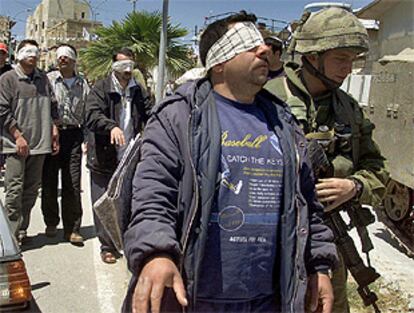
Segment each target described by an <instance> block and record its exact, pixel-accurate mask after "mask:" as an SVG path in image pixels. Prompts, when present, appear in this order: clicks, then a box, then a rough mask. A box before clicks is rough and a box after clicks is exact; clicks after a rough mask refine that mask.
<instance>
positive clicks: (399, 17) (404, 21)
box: [356, 0, 414, 60]
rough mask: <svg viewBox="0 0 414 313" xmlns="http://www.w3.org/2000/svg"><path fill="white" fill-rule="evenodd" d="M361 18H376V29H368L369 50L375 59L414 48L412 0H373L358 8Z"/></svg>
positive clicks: (413, 4) (358, 14) (413, 2)
mask: <svg viewBox="0 0 414 313" xmlns="http://www.w3.org/2000/svg"><path fill="white" fill-rule="evenodd" d="M356 15H357V16H358V17H359V18H362V19H370V20H376V21H378V23H379V28H378V30H376V31H374V30H372V31H369V35H370V42H371V51H370V53H372V54H373V55H375V56H376V59H377V60H378V59H380V58H382V57H384V56H386V55H397V54H399V53H400V52H401V51H403V50H404V49H406V48H410V49H414V19H413V16H414V1H411V0H375V1H373V2H371V3H370V4H368V5H367V6H365V7H363V8H362V9H361V10H359V11H358V12H357V13H356Z"/></svg>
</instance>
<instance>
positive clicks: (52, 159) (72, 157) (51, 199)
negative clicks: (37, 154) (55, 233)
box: [42, 128, 83, 234]
mask: <svg viewBox="0 0 414 313" xmlns="http://www.w3.org/2000/svg"><path fill="white" fill-rule="evenodd" d="M82 142H83V133H82V130H81V129H80V128H77V129H66V130H61V131H60V132H59V143H60V151H59V154H57V155H55V156H52V155H48V156H46V159H45V163H44V165H43V178H42V212H43V220H44V221H45V224H46V225H47V226H57V225H58V224H59V204H58V177H59V170H60V171H61V185H62V201H61V208H62V222H63V230H64V232H65V233H66V234H70V233H72V232H79V229H80V225H81V220H82V204H81V195H80V189H81V160H82V148H81V145H82Z"/></svg>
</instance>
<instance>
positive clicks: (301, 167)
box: [123, 79, 336, 313]
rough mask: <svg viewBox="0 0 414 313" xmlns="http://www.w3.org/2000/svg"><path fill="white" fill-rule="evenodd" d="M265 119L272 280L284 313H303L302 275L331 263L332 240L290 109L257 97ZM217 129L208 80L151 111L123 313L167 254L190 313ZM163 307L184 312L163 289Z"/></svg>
mask: <svg viewBox="0 0 414 313" xmlns="http://www.w3.org/2000/svg"><path fill="white" fill-rule="evenodd" d="M257 97H259V101H258V102H259V103H269V101H260V97H263V98H266V99H270V100H271V101H272V102H273V105H272V104H270V103H269V105H263V107H262V109H263V110H264V112H265V114H266V116H267V118H268V120H269V121H270V123H271V124H272V126H273V129H274V131H275V133H276V134H277V135H278V137H279V138H280V142H281V145H282V150H283V151H284V153H283V156H284V164H285V166H286V168H285V170H284V177H283V180H284V199H283V211H282V216H281V237H280V238H281V243H280V247H279V251H280V254H279V256H280V259H279V260H277V263H278V264H279V271H278V274H279V276H278V277H276V278H275V279H274V281H276V282H278V286H275V287H276V288H277V290H279V293H280V302H281V311H282V312H292V313H293V312H295V313H298V312H304V301H305V293H306V287H307V275H308V274H309V273H313V272H316V271H318V270H325V269H328V268H331V267H332V266H333V265H334V263H335V262H336V251H335V246H334V244H333V243H332V239H333V237H332V233H331V231H330V230H329V228H327V227H326V226H325V225H324V224H323V222H322V214H323V207H322V206H321V204H320V203H318V202H317V200H316V198H315V190H314V181H313V176H312V173H311V166H310V163H309V161H308V159H307V157H306V144H305V138H304V136H303V133H302V131H301V129H300V127H299V126H298V124H297V122H296V120H295V118H294V117H293V116H292V114H291V113H290V111H289V108H288V107H287V105H286V104H284V103H283V102H282V101H281V100H279V99H278V98H276V97H275V96H273V95H272V94H270V93H269V92H267V91H265V90H262V91H260V92H259V93H258V95H257ZM220 138H221V130H220V123H219V120H218V116H217V111H216V104H215V100H214V95H213V93H212V86H211V83H210V82H209V80H207V79H201V80H199V81H196V82H193V83H191V84H188V85H185V86H183V87H182V88H180V89H179V90H178V91H177V92H176V94H175V95H173V96H171V97H169V98H167V99H165V100H164V101H163V102H162V103H160V104H159V105H157V106H156V107H155V108H154V110H153V112H152V116H151V117H150V120H149V122H148V124H147V126H146V128H145V130H144V137H143V144H142V147H141V148H142V150H141V160H140V162H139V163H138V165H137V168H136V172H135V175H134V181H133V197H132V212H131V222H130V224H129V225H128V228H127V230H126V232H125V234H124V244H125V255H126V257H127V260H128V267H129V269H130V271H131V272H132V275H133V277H132V279H131V282H130V286H129V290H128V294H127V296H126V299H125V302H124V306H123V312H131V311H132V310H131V296H132V294H133V291H134V288H135V285H136V282H137V277H138V276H139V273H140V270H141V269H142V267H143V265H144V264H145V262H146V261H147V260H148V259H149V258H152V257H154V256H156V255H158V254H167V255H169V256H170V257H171V258H172V259H173V260H174V261H175V262H176V264H177V266H178V268H179V269H180V271H181V274H182V276H183V279H184V282H185V285H186V290H187V297H188V299H189V307H188V311H189V312H192V311H193V308H194V303H195V301H196V295H197V285H198V277H199V270H200V266H201V260H202V258H203V253H204V247H205V243H206V236H207V229H208V222H209V217H210V211H211V207H212V204H213V200H214V193H215V191H216V186H217V184H219V182H220V176H221V174H220V173H219V168H220V167H219V164H220V155H221V147H220ZM163 308H164V309H167V310H168V312H182V309H181V308H180V307H179V306H178V304H177V302H176V301H175V298H174V294H173V292H172V291H171V290H167V291H166V293H165V294H164V297H163Z"/></svg>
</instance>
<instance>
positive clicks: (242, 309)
mask: <svg viewBox="0 0 414 313" xmlns="http://www.w3.org/2000/svg"><path fill="white" fill-rule="evenodd" d="M194 311H195V312H197V313H213V312H214V313H277V312H279V309H278V306H277V303H276V296H268V297H263V298H259V299H255V300H251V301H246V302H235V303H231V302H229V303H223V302H209V301H203V300H197V304H196V308H195V310H194Z"/></svg>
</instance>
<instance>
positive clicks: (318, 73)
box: [302, 54, 342, 90]
mask: <svg viewBox="0 0 414 313" xmlns="http://www.w3.org/2000/svg"><path fill="white" fill-rule="evenodd" d="M318 62H319V66H318V67H319V69H316V68H315V67H314V66H313V65H312V64H311V63H310V62H309V60H308V58H306V57H305V56H303V58H302V64H303V67H304V68H305V69H306V70H307V71H308V72H309V73H310V74H311V75H312V76H315V77H316V78H318V79H319V80H320V81H321V82H322V83H323V84H324V85H325V87H326V88H327V89H328V90H334V89H337V88H339V87H341V85H342V84H341V83H338V82H336V81H334V80H332V79H330V78H328V77H327V76H326V75H325V68H324V65H323V55H322V54H318Z"/></svg>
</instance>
